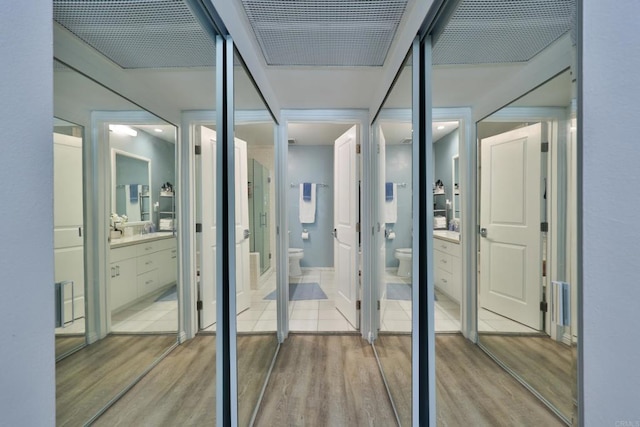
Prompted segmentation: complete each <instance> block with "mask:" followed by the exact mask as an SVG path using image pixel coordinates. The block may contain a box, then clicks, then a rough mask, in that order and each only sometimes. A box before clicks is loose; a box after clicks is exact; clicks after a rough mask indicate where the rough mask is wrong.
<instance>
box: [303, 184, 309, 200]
mask: <svg viewBox="0 0 640 427" xmlns="http://www.w3.org/2000/svg"><path fill="white" fill-rule="evenodd" d="M302 189H303V191H302V199H303V200H304V201H305V202H310V201H311V183H310V182H305V183H303V184H302Z"/></svg>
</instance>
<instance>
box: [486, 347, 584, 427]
mask: <svg viewBox="0 0 640 427" xmlns="http://www.w3.org/2000/svg"><path fill="white" fill-rule="evenodd" d="M480 342H482V344H483V345H484V346H485V347H487V349H489V350H490V351H491V353H492V354H493V355H494V356H496V357H497V358H498V359H500V361H502V363H504V364H505V365H507V366H509V367H510V368H511V369H513V370H514V371H515V372H517V373H518V375H520V376H521V377H522V379H524V380H525V381H526V382H527V383H528V384H530V385H531V386H532V387H533V388H534V389H536V390H537V391H538V392H539V393H540V394H541V395H543V396H544V397H545V398H546V399H547V400H549V402H551V403H552V404H553V405H554V406H555V407H556V408H558V409H559V410H560V411H561V412H562V413H563V414H565V416H566V417H567V418H569V419H570V418H571V416H572V414H573V411H574V407H573V391H574V389H575V387H573V385H574V384H575V383H576V381H577V380H576V378H575V377H572V372H573V371H572V369H573V368H574V366H575V365H574V364H573V363H572V360H573V358H572V349H571V347H569V346H567V345H565V344H561V343H558V342H556V341H554V340H552V339H551V338H549V337H537V336H505V335H481V336H480Z"/></svg>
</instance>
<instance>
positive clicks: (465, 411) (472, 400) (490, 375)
mask: <svg viewBox="0 0 640 427" xmlns="http://www.w3.org/2000/svg"><path fill="white" fill-rule="evenodd" d="M376 351H377V352H378V356H379V357H380V359H381V365H382V366H383V369H384V371H385V376H386V378H387V382H388V384H389V388H390V389H391V390H392V396H393V397H394V402H395V403H396V408H397V410H398V415H399V417H400V419H401V422H402V425H403V426H405V425H406V426H409V425H411V421H410V419H411V413H410V411H411V364H410V363H407V360H410V359H411V337H410V336H408V335H404V336H393V335H391V336H390V335H381V336H380V337H379V338H378V341H377V342H376ZM436 411H437V423H438V425H440V426H470V425H473V426H515V425H517V426H541V425H544V426H563V425H564V424H563V423H562V421H560V419H558V418H557V417H556V416H555V415H554V414H553V413H552V412H551V411H550V410H549V409H548V408H547V407H546V406H544V405H543V404H542V403H541V402H540V401H539V400H538V399H537V398H536V397H535V396H533V395H532V394H531V393H530V392H529V391H528V390H527V389H525V388H524V387H523V386H522V385H521V384H520V383H518V382H517V381H516V380H515V379H513V378H512V377H511V376H510V375H509V374H508V373H507V372H505V371H504V370H503V369H502V368H501V367H500V366H498V365H497V364H496V363H495V362H494V361H493V360H492V359H491V358H490V357H489V356H487V355H486V354H485V353H484V352H483V351H482V350H481V349H480V348H478V347H477V346H476V345H474V344H472V343H471V342H469V341H468V340H466V339H465V338H464V337H462V336H461V335H444V334H442V335H436Z"/></svg>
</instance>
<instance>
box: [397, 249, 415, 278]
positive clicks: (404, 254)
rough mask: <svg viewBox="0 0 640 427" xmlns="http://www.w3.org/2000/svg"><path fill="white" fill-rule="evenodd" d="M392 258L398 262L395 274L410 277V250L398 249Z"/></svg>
mask: <svg viewBox="0 0 640 427" xmlns="http://www.w3.org/2000/svg"><path fill="white" fill-rule="evenodd" d="M394 256H395V257H396V259H397V260H398V261H400V264H399V265H398V272H397V273H396V274H397V275H398V276H401V277H411V248H398V249H396V250H395V253H394Z"/></svg>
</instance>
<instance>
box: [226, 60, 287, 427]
mask: <svg viewBox="0 0 640 427" xmlns="http://www.w3.org/2000/svg"><path fill="white" fill-rule="evenodd" d="M234 57H235V59H234V63H235V64H236V65H235V66H234V75H233V78H234V88H233V92H234V108H235V111H234V136H235V142H234V148H235V176H234V181H235V184H234V185H235V195H236V197H235V200H236V204H235V208H236V209H235V213H236V221H235V223H236V289H235V294H236V307H235V312H236V314H237V317H236V319H237V320H236V328H237V347H236V353H237V375H238V425H240V426H248V425H252V424H253V420H254V419H255V416H256V411H257V409H258V408H257V405H258V403H259V400H260V394H261V391H262V388H263V386H265V383H266V379H267V374H268V372H269V368H270V366H271V363H272V361H273V358H274V356H275V354H276V349H277V348H278V340H277V336H276V330H277V301H276V278H277V265H278V260H277V257H276V246H275V245H276V235H275V230H276V227H275V219H276V215H275V207H276V199H275V196H276V191H275V189H276V188H277V187H276V180H275V176H276V174H275V156H276V152H275V151H276V149H275V121H274V119H273V117H272V115H271V113H270V111H269V109H268V108H267V106H266V105H265V103H264V101H263V99H262V96H261V95H260V93H259V92H258V90H257V89H256V86H255V84H254V82H253V80H252V78H251V76H250V75H249V73H248V72H247V69H246V67H245V66H244V62H243V61H242V58H241V57H240V55H239V54H238V52H237V51H234Z"/></svg>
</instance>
